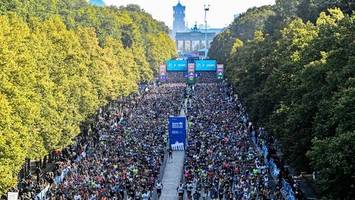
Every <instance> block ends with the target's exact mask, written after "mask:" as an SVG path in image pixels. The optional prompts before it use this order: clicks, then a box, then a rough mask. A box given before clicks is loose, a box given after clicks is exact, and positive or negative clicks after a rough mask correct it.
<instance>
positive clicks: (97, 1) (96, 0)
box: [89, 0, 105, 7]
mask: <svg viewBox="0 0 355 200" xmlns="http://www.w3.org/2000/svg"><path fill="white" fill-rule="evenodd" d="M89 3H90V4H91V5H94V6H100V7H104V6H105V2H104V1H103V0H90V1H89Z"/></svg>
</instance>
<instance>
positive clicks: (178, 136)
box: [169, 116, 186, 151]
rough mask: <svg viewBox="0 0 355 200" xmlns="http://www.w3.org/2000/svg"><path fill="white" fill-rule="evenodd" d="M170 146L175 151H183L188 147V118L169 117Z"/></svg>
mask: <svg viewBox="0 0 355 200" xmlns="http://www.w3.org/2000/svg"><path fill="white" fill-rule="evenodd" d="M169 145H170V147H171V148H172V149H173V150H178V151H183V150H184V149H185V146H186V117H183V116H173V117H169Z"/></svg>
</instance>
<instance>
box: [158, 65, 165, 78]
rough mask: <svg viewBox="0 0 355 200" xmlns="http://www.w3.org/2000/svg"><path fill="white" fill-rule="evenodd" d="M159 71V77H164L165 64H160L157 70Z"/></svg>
mask: <svg viewBox="0 0 355 200" xmlns="http://www.w3.org/2000/svg"><path fill="white" fill-rule="evenodd" d="M159 71H160V76H165V75H166V65H165V64H161V65H160V68H159Z"/></svg>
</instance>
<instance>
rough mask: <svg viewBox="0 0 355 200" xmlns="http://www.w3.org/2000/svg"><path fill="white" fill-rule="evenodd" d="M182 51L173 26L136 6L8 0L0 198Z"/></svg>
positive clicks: (1, 31) (2, 42)
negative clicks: (24, 170) (26, 170)
mask: <svg viewBox="0 0 355 200" xmlns="http://www.w3.org/2000/svg"><path fill="white" fill-rule="evenodd" d="M175 55H176V49H175V45H174V42H173V41H172V40H171V39H170V38H169V36H168V28H167V27H166V26H165V25H164V24H162V23H161V22H158V21H156V20H154V19H153V18H152V17H151V16H150V15H149V14H147V13H145V12H144V11H143V10H141V9H140V8H139V7H138V6H135V5H130V6H127V7H121V8H115V7H105V8H100V7H94V6H90V5H89V4H88V3H87V1H86V0H29V1H21V0H18V1H14V0H5V1H1V2H0V196H1V195H2V194H4V193H5V192H6V191H7V190H8V189H9V188H10V187H12V186H14V185H15V184H16V182H17V175H18V173H19V171H20V169H21V167H22V166H23V164H24V161H25V158H29V159H41V158H42V157H43V156H45V155H47V154H48V153H49V152H51V151H53V150H56V149H61V148H63V147H66V146H67V145H69V144H70V143H72V141H73V138H75V137H76V136H77V135H78V134H79V132H80V128H79V125H80V123H82V122H83V121H85V120H87V119H88V118H89V117H90V116H92V115H93V114H95V112H96V110H97V109H98V108H99V107H100V106H103V105H105V104H106V103H107V102H109V101H110V100H113V99H116V98H119V97H122V96H126V95H128V94H130V93H132V92H135V91H136V90H137V88H138V84H139V83H141V82H145V81H149V80H152V79H153V77H154V75H155V73H156V72H157V68H158V66H157V65H158V64H159V63H161V62H163V61H165V60H166V59H168V58H171V57H173V56H175Z"/></svg>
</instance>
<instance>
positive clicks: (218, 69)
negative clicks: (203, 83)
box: [217, 64, 224, 79]
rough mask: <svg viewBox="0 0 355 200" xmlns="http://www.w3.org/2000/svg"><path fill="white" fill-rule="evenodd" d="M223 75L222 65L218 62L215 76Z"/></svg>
mask: <svg viewBox="0 0 355 200" xmlns="http://www.w3.org/2000/svg"><path fill="white" fill-rule="evenodd" d="M223 76H224V66H223V64H218V65H217V78H218V79H223Z"/></svg>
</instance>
